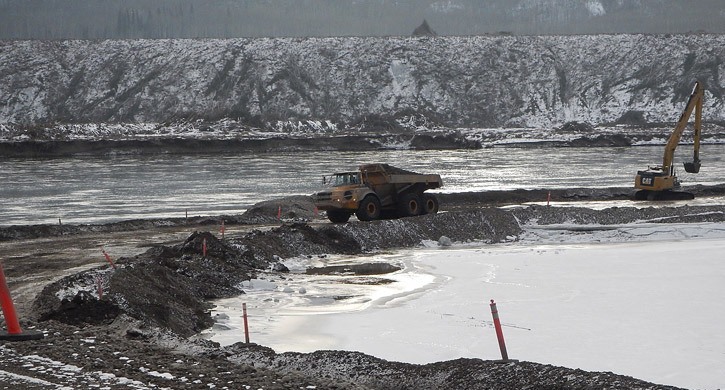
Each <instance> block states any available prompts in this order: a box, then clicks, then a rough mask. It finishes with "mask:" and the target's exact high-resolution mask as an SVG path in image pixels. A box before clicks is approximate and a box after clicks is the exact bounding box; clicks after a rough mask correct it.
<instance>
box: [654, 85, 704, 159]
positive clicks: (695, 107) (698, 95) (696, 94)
mask: <svg viewBox="0 0 725 390" xmlns="http://www.w3.org/2000/svg"><path fill="white" fill-rule="evenodd" d="M703 94H704V92H703V88H702V85H701V84H700V82H699V81H698V82H695V87H694V88H693V89H692V94H690V99H689V100H688V101H687V106H686V107H685V110H684V111H683V112H682V115H680V119H679V120H678V121H677V125H676V126H675V130H674V131H673V132H672V134H671V135H670V138H669V139H668V140H667V145H666V146H665V155H664V157H663V158H662V171H663V172H667V171H669V170H671V168H672V160H673V158H674V155H675V149H676V148H677V145H678V144H679V143H680V138H682V133H683V132H684V131H685V127H687V123H688V121H689V120H690V115H692V112H693V111H695V136H694V138H695V151H694V155H693V157H692V162H686V163H685V171H687V172H689V173H697V172H699V171H700V165H701V164H700V126H701V123H702V98H703Z"/></svg>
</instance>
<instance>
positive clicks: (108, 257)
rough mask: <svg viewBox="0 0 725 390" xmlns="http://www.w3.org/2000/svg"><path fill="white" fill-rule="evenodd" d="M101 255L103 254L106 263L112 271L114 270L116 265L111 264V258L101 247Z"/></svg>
mask: <svg viewBox="0 0 725 390" xmlns="http://www.w3.org/2000/svg"><path fill="white" fill-rule="evenodd" d="M101 253H103V256H105V257H106V261H108V264H110V265H111V267H113V269H116V264H113V260H111V256H109V255H108V253H106V250H105V249H103V247H101Z"/></svg>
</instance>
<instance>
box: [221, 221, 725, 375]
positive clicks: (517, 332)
mask: <svg viewBox="0 0 725 390" xmlns="http://www.w3.org/2000/svg"><path fill="white" fill-rule="evenodd" d="M723 251H725V224H722V223H700V224H629V225H620V226H584V227H583V226H566V225H557V226H529V227H527V229H526V230H525V233H524V234H523V235H522V236H521V237H520V240H519V241H516V242H509V243H505V244H498V245H483V244H475V243H458V244H455V245H453V246H452V247H439V246H437V244H436V243H424V245H423V246H422V247H421V248H418V249H415V250H405V251H400V252H395V253H382V254H378V255H375V256H372V257H364V258H332V257H322V258H314V259H288V260H286V261H285V264H287V265H288V266H289V267H290V268H291V269H292V271H293V272H292V273H291V274H290V275H288V276H285V278H283V279H282V278H279V277H278V276H272V275H270V276H268V277H262V278H260V280H254V281H252V282H251V283H250V282H247V283H245V290H246V291H247V294H246V295H244V296H243V297H241V298H235V299H227V300H222V301H218V302H217V304H218V306H217V310H218V311H217V312H215V314H216V316H217V321H218V323H217V325H215V327H214V329H213V330H212V331H211V332H212V333H213V335H210V334H208V333H207V337H212V339H214V340H216V341H219V342H221V343H222V344H231V343H233V342H236V341H243V340H244V332H243V323H242V317H241V315H242V310H241V307H242V303H243V302H245V303H247V309H248V313H249V328H250V338H251V341H252V342H256V343H260V344H262V345H266V346H269V347H272V348H273V349H275V350H276V351H277V352H283V351H300V352H306V351H313V350H319V349H344V350H357V351H361V352H364V353H368V354H371V355H374V356H377V357H381V358H384V359H388V360H396V361H404V362H412V363H427V362H433V361H441V360H448V359H455V358H459V357H475V358H481V359H500V357H501V356H500V352H499V346H498V344H497V339H496V335H495V330H494V328H493V324H492V317H491V312H490V307H489V300H491V299H495V301H496V303H497V304H498V310H499V313H500V316H501V321H502V323H503V332H504V335H505V338H506V346H507V350H508V354H509V357H510V358H512V359H519V360H526V361H534V362H540V363H546V364H553V365H559V366H566V367H571V368H581V369H584V370H588V371H612V372H614V373H617V374H624V375H630V376H633V377H636V378H639V379H643V380H647V381H651V382H654V383H660V384H668V385H676V386H682V387H687V388H698V389H699V388H702V389H716V388H723V387H725V334H723V332H722V324H723V323H725V302H724V301H723V300H722V297H723V296H724V295H725V283H723V279H724V278H725V262H723V261H722V252H723ZM370 261H386V262H391V263H393V264H400V265H403V266H404V269H403V270H401V271H399V272H396V273H393V274H389V275H382V276H379V277H361V276H352V275H347V276H311V275H304V274H301V273H299V271H302V270H303V269H304V268H305V267H307V266H310V265H320V264H322V263H324V264H335V263H344V262H370ZM262 279H264V280H262ZM381 279H387V280H390V281H392V282H390V283H376V282H379V281H380V280H381Z"/></svg>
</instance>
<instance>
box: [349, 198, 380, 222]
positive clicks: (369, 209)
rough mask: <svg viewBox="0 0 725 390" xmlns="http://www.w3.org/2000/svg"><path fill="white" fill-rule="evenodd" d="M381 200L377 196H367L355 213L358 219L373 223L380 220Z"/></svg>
mask: <svg viewBox="0 0 725 390" xmlns="http://www.w3.org/2000/svg"><path fill="white" fill-rule="evenodd" d="M381 208H382V206H380V200H378V197H377V196H375V195H368V196H366V197H365V198H364V199H363V200H362V202H360V205H359V206H358V208H357V211H356V212H355V216H357V219H359V220H361V221H373V220H376V219H379V218H380V209H381Z"/></svg>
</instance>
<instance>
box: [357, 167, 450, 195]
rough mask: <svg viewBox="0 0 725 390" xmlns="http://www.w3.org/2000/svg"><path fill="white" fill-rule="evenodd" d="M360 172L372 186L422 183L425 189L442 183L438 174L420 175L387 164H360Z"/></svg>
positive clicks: (436, 186)
mask: <svg viewBox="0 0 725 390" xmlns="http://www.w3.org/2000/svg"><path fill="white" fill-rule="evenodd" d="M360 172H362V174H363V175H364V177H365V181H366V182H367V183H369V184H371V185H373V186H375V185H381V184H412V183H423V184H425V187H426V189H434V188H439V187H441V186H442V185H443V180H442V179H441V176H440V175H434V174H431V175H422V174H419V173H415V172H411V171H406V170H405V169H401V168H396V167H394V166H392V165H388V164H366V165H361V166H360Z"/></svg>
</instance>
